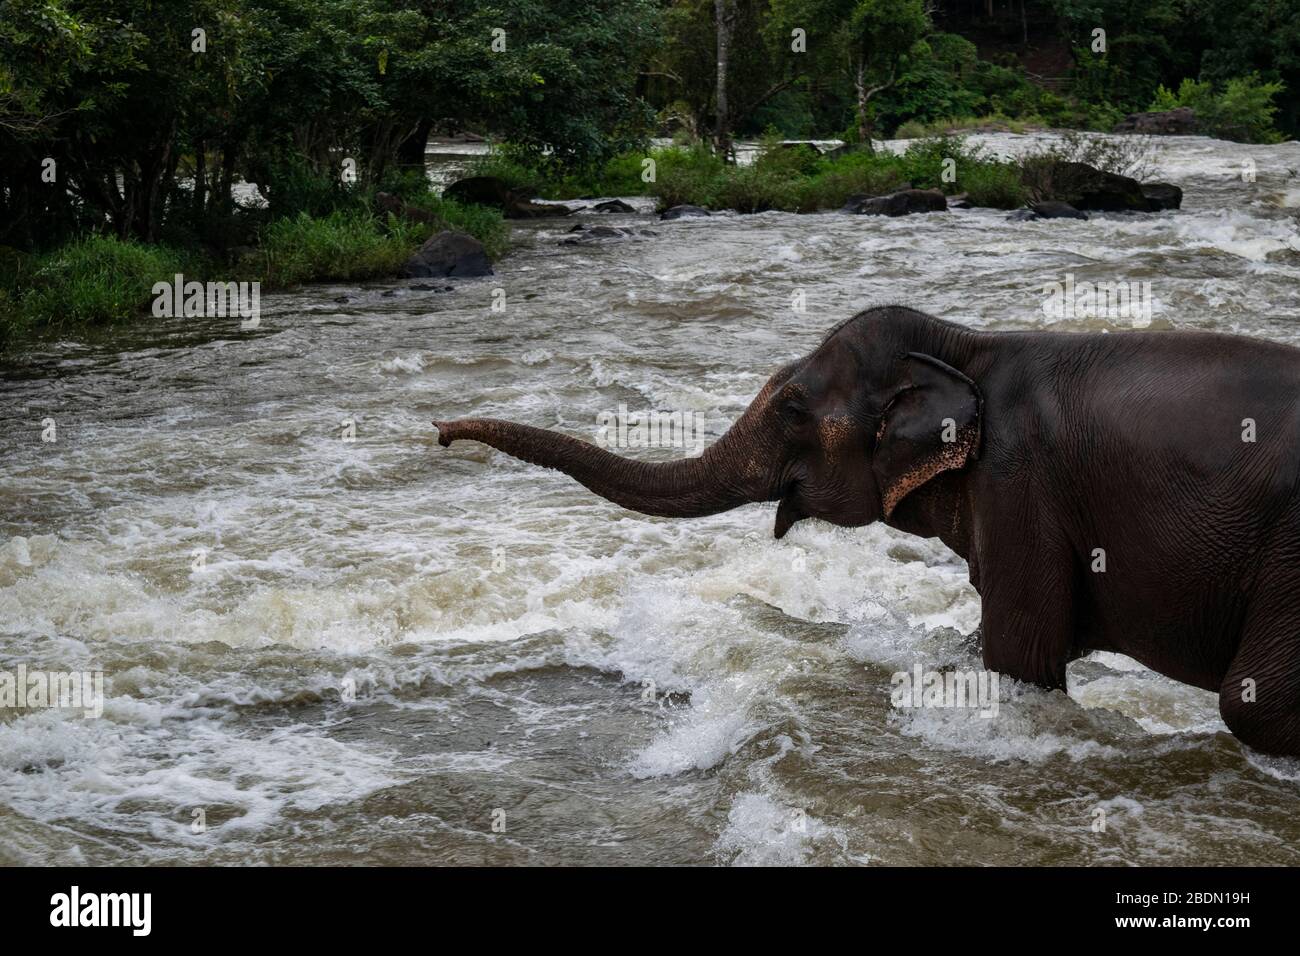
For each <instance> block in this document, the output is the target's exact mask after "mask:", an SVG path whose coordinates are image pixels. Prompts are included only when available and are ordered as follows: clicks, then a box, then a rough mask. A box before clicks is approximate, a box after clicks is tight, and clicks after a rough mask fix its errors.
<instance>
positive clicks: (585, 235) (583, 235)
mask: <svg viewBox="0 0 1300 956" xmlns="http://www.w3.org/2000/svg"><path fill="white" fill-rule="evenodd" d="M570 231H572V230H570ZM654 235H658V233H654V232H651V231H650V230H649V229H619V228H616V227H614V226H592V227H591V228H590V229H584V230H583V231H582V232H580V233H578V234H577V235H575V236H573V237H571V238H569V239H561V240H560V245H562V246H588V245H593V244H595V243H597V242H606V241H608V240H611V239H636V238H638V237H639V236H654Z"/></svg>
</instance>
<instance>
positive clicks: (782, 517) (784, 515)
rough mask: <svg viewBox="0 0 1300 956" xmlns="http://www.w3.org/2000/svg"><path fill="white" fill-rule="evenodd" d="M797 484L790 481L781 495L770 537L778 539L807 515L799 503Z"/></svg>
mask: <svg viewBox="0 0 1300 956" xmlns="http://www.w3.org/2000/svg"><path fill="white" fill-rule="evenodd" d="M798 490H799V484H798V482H791V483H790V484H789V485H788V486H787V487H786V489H785V493H784V494H783V495H781V503H780V504H779V505H777V508H776V524H775V525H774V526H773V528H772V537H774V538H776V539H777V540H778V541H780V540H781V539H782V538H784V537H785V533H786V532H787V531H789V530H790V528H791V527H792V526H793V525H794V523H795V522H796V521H799V520H800V519H802V518H806V517H808V516H807V515H805V514H804V512H803V508H802V507H801V506H800V504H799V495H798Z"/></svg>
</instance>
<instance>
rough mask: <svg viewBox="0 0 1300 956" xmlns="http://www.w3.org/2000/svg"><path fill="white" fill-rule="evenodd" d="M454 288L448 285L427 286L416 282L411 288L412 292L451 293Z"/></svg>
mask: <svg viewBox="0 0 1300 956" xmlns="http://www.w3.org/2000/svg"><path fill="white" fill-rule="evenodd" d="M453 289H454V286H449V285H428V284H427V283H423V282H417V283H416V284H415V285H413V286H411V291H412V292H451V291H452V290H453Z"/></svg>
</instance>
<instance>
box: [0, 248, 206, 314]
mask: <svg viewBox="0 0 1300 956" xmlns="http://www.w3.org/2000/svg"><path fill="white" fill-rule="evenodd" d="M203 267H204V263H203V262H202V261H201V260H200V259H198V258H197V257H196V256H195V255H193V254H186V253H184V252H182V251H180V250H177V249H173V248H171V247H169V246H159V245H145V244H143V243H139V242H133V241H129V240H123V239H118V238H116V237H114V236H102V235H89V236H85V237H83V238H80V239H76V240H73V241H72V242H69V243H67V244H66V245H63V246H61V247H59V248H58V249H55V250H53V251H52V252H47V253H43V254H38V255H32V256H28V257H25V258H24V259H23V260H22V262H21V264H20V265H12V264H11V265H9V266H7V267H6V269H5V270H4V271H5V275H4V277H3V281H4V283H5V284H6V286H7V288H6V289H5V290H4V292H3V300H0V324H3V325H4V331H3V332H2V333H0V334H2V335H3V336H4V337H6V338H8V337H10V336H12V335H14V334H16V333H18V332H20V331H22V330H24V329H33V328H38V327H48V328H56V329H57V328H62V327H65V326H69V325H78V324H84V325H103V324H107V323H111V322H124V321H127V320H129V319H132V318H135V317H136V316H137V315H138V314H139V313H140V311H141V309H143V308H144V307H145V306H146V305H148V303H149V301H150V300H151V299H152V296H153V286H154V284H155V283H157V282H171V281H172V279H173V277H174V276H175V275H176V273H178V272H180V273H184V274H185V275H186V277H187V278H189V277H190V276H191V275H195V276H196V273H198V272H202V271H203ZM196 277H197V276H196Z"/></svg>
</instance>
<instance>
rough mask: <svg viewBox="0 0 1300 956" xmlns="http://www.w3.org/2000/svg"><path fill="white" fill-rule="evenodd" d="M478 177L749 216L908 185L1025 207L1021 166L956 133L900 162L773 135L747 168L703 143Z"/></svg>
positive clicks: (915, 146)
mask: <svg viewBox="0 0 1300 956" xmlns="http://www.w3.org/2000/svg"><path fill="white" fill-rule="evenodd" d="M645 159H651V160H653V161H654V167H653V169H654V179H653V180H652V181H650V182H646V181H645V180H644V179H643V178H642V175H641V173H642V170H643V169H644V168H645V166H644V165H643V161H644V160H645ZM945 159H952V160H954V163H955V166H954V167H953V169H954V171H955V174H956V178H955V180H953V181H951V182H948V181H945V180H944V178H943V176H942V172H943V169H944V165H943V161H944V160H945ZM472 174H473V175H482V176H497V177H499V178H501V179H503V180H504V181H505V182H506V183H507V184H508V185H510V186H511V187H512V188H515V189H520V190H522V191H524V192H526V193H529V194H531V195H537V196H542V197H544V198H547V199H574V198H577V197H579V196H591V195H600V196H654V197H655V198H656V199H657V200H658V206H659V208H660V209H667V208H670V207H672V206H679V205H682V204H687V203H689V204H690V205H694V206H703V207H704V208H706V209H734V210H736V211H738V212H744V213H751V212H763V211H765V210H770V209H775V210H782V211H786V212H815V211H817V210H819V209H838V208H839V207H840V206H842V205H844V202H845V200H847V199H848V197H849V196H853V195H863V194H865V195H881V194H884V193H889V192H893V191H895V190H897V189H900V188H902V187H903V186H904V185H905V184H907V183H911V184H912V185H913V186H915V187H916V188H918V189H940V190H942V191H943V192H944V193H948V194H953V193H962V192H964V193H967V194H968V195H969V197H970V200H971V202H972V203H974V204H975V205H978V206H991V207H994V208H998V209H1013V208H1015V207H1017V206H1020V205H1022V204H1023V203H1024V201H1025V193H1024V190H1023V188H1022V187H1021V186H1020V173H1019V169H1018V167H1016V166H1014V165H1012V164H1010V163H1004V162H1001V161H1000V160H997V159H995V158H993V157H991V156H988V155H986V154H984V153H983V152H981V151H980V150H978V149H976V148H975V147H973V146H970V145H968V144H967V143H966V142H965V140H963V139H962V138H961V137H959V136H946V135H944V136H931V137H927V138H924V139H921V140H919V141H917V142H915V143H912V144H911V145H910V146H909V147H908V149H907V151H906V152H905V153H904V154H903V155H901V156H900V155H895V154H893V153H888V152H883V151H882V152H877V153H868V152H865V151H850V152H847V153H842V154H840V155H838V156H835V157H827V156H819V155H817V154H816V153H815V152H814V151H812V150H810V149H798V148H795V149H790V148H785V147H782V146H780V145H779V141H777V140H775V139H772V140H769V141H767V142H765V143H764V144H763V146H762V148H761V149H760V151H759V155H758V156H757V158H756V159H755V161H754V162H753V163H752V164H750V165H748V166H736V165H729V164H727V163H724V162H723V161H722V160H721V159H719V158H718V157H717V156H715V155H714V154H713V152H712V151H711V150H709V149H708V148H706V147H703V146H695V147H670V148H667V149H654V150H650V151H648V152H646V153H635V152H634V153H626V154H623V155H621V156H616V157H615V158H614V159H612V160H610V161H608V162H607V163H605V164H604V165H603V166H601V167H599V168H596V169H591V170H587V171H585V172H573V171H568V172H563V173H558V174H557V172H556V171H555V170H554V169H552V168H549V167H547V166H546V165H545V164H542V165H540V166H529V165H527V164H526V163H525V162H524V161H523V160H522V159H520V158H518V157H516V156H515V155H513V154H512V153H511V151H509V150H501V151H498V152H495V153H493V154H491V155H489V156H488V157H486V158H484V159H483V160H481V161H480V162H479V163H477V164H476V165H475V166H474V168H473V170H472ZM557 176H558V178H548V177H557Z"/></svg>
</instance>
